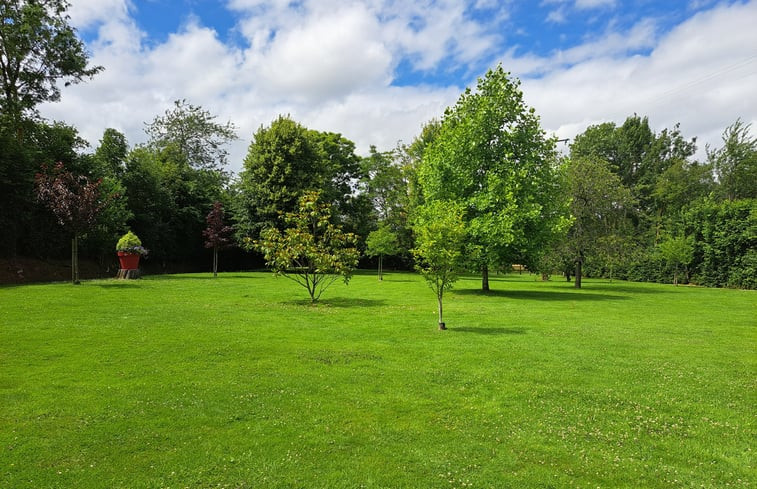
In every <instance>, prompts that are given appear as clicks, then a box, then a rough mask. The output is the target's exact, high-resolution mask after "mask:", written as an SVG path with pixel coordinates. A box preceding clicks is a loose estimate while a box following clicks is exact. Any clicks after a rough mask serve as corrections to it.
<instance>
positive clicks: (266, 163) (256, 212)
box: [234, 116, 323, 239]
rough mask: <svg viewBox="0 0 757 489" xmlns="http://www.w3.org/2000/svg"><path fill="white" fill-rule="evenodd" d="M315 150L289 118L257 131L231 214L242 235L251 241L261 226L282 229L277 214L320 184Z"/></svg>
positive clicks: (291, 208)
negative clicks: (232, 213)
mask: <svg viewBox="0 0 757 489" xmlns="http://www.w3.org/2000/svg"><path fill="white" fill-rule="evenodd" d="M318 151H319V149H318V148H317V146H316V145H315V144H314V143H313V141H312V138H310V137H309V135H308V131H307V129H305V128H304V127H303V126H301V125H300V124H298V123H297V122H295V121H293V120H292V119H290V118H289V117H283V116H279V117H278V118H277V119H276V120H274V121H273V122H272V123H271V125H270V126H269V127H263V126H261V127H260V128H259V129H258V131H257V132H256V133H255V135H254V136H253V140H252V142H251V143H250V147H249V149H248V151H247V156H246V158H245V160H244V169H243V170H242V172H241V174H240V181H239V192H238V194H239V199H238V200H237V207H236V208H235V212H234V214H235V220H236V222H237V226H236V227H237V230H238V232H239V234H240V235H241V237H248V238H251V239H256V238H257V237H258V236H260V233H261V231H262V230H263V229H265V228H268V227H272V226H273V227H279V228H283V225H284V222H283V219H282V216H284V215H285V214H286V213H290V212H294V211H295V210H296V209H297V202H298V199H299V198H300V197H301V195H302V194H303V193H304V192H305V191H307V190H316V189H318V188H320V187H321V185H322V183H323V179H322V174H323V169H322V168H319V165H320V164H322V160H321V158H320V157H319V155H318Z"/></svg>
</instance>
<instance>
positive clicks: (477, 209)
mask: <svg viewBox="0 0 757 489" xmlns="http://www.w3.org/2000/svg"><path fill="white" fill-rule="evenodd" d="M68 7H69V3H68V2H67V1H66V0H36V1H30V0H13V1H9V0H0V14H1V15H2V16H3V19H6V20H7V21H5V22H3V23H2V24H0V57H2V59H3V60H5V62H3V63H0V84H1V86H0V228H1V229H3V233H0V257H3V258H11V259H13V258H14V257H16V256H17V255H18V254H19V252H20V251H23V253H24V255H26V256H30V257H38V258H63V257H65V253H67V251H68V249H69V239H70V238H73V242H72V243H71V248H72V249H73V253H72V279H73V281H74V282H76V281H77V280H78V277H77V274H76V273H77V270H78V265H77V263H78V259H76V258H77V257H78V256H81V257H83V258H87V259H91V260H97V261H98V262H99V263H100V264H101V265H103V267H104V268H107V267H108V266H109V264H112V263H113V262H114V260H115V258H114V257H113V253H112V248H113V243H114V242H115V241H116V240H117V238H118V236H120V235H121V234H123V232H124V231H125V230H126V229H133V230H134V231H135V232H137V233H138V234H139V235H140V236H141V237H142V238H143V239H144V241H145V243H149V247H150V248H151V250H153V251H152V254H151V255H152V260H151V263H150V267H153V269H154V270H155V269H157V270H159V271H174V270H200V269H201V268H202V265H201V264H202V263H207V261H206V260H209V259H210V253H213V263H214V266H213V269H214V274H215V273H216V271H217V252H218V250H219V249H220V248H221V247H223V246H226V245H233V244H236V245H239V246H241V247H247V248H250V249H251V250H252V251H253V253H251V254H249V255H244V254H242V253H241V252H240V251H238V250H237V251H234V252H229V254H228V259H229V264H228V265H227V266H228V267H229V268H234V267H236V268H241V267H242V266H243V265H244V264H248V265H249V264H253V266H259V265H260V264H263V263H265V262H267V263H269V264H270V266H271V267H272V268H274V269H275V270H278V271H279V272H280V273H286V274H289V275H292V274H293V272H295V270H299V271H302V270H308V272H307V274H306V275H304V276H303V277H304V278H301V279H302V280H303V281H304V283H305V284H306V286H307V288H308V290H309V295H310V297H311V300H313V301H314V300H316V299H317V297H318V296H319V295H320V293H321V292H322V291H323V289H322V288H320V287H321V286H322V285H326V284H327V283H329V282H328V281H329V280H332V279H333V277H334V276H336V277H342V278H347V279H348V278H349V274H350V273H351V269H352V268H353V267H354V266H356V265H357V264H358V262H357V260H358V255H362V256H368V257H372V260H374V261H370V259H365V260H366V261H364V262H363V265H374V264H375V263H376V262H377V263H378V268H379V278H381V277H382V274H383V268H384V263H385V260H386V259H388V257H391V260H392V263H393V264H394V265H395V266H397V265H399V266H403V267H405V268H407V269H410V268H412V267H415V266H417V267H419V269H420V270H422V271H423V274H424V276H426V277H432V276H433V274H435V273H437V272H436V271H434V270H436V269H435V268H434V267H435V266H436V265H439V266H441V268H439V269H438V270H447V271H448V272H449V274H448V275H444V277H447V278H443V279H442V281H441V282H438V283H439V284H442V285H441V288H439V287H436V288H435V291H436V293H437V299H438V301H439V306H440V319H439V322H440V323H442V322H443V320H442V316H441V305H442V302H441V300H442V297H443V292H444V290H447V289H448V287H449V286H451V284H452V283H453V282H454V280H453V277H454V276H455V273H457V272H458V271H460V270H466V271H475V272H478V273H480V274H481V279H482V281H481V287H482V289H484V290H487V289H488V288H489V283H488V275H489V272H490V271H491V270H499V269H503V268H510V265H512V264H520V265H525V266H527V267H528V268H529V269H530V270H533V271H539V272H544V276H545V277H548V276H550V275H552V274H554V273H563V274H565V276H566V278H567V279H569V280H570V279H572V280H574V281H575V285H576V286H577V287H580V286H581V281H582V278H583V277H584V276H589V277H608V278H610V279H612V278H620V279H629V280H645V281H661V282H674V283H678V282H682V283H696V284H701V285H707V286H719V287H724V286H728V287H745V288H757V279H756V278H755V277H757V251H755V250H757V231H756V230H757V137H755V134H754V129H753V128H752V126H751V125H749V124H747V123H745V122H743V121H741V120H737V121H735V122H734V124H732V125H731V126H729V127H728V128H726V129H725V130H724V132H723V139H722V144H720V145H717V147H712V148H710V147H708V148H706V158H705V160H704V161H697V160H696V159H695V154H696V140H694V139H686V138H684V137H683V135H682V134H681V132H680V130H679V128H678V126H674V127H672V128H666V129H662V130H660V131H655V130H653V129H652V128H651V127H650V124H649V121H648V119H647V118H646V117H641V116H638V115H632V116H630V117H628V118H627V119H626V120H625V121H623V122H622V123H621V124H616V123H614V122H606V123H602V124H597V125H593V126H590V127H588V128H587V129H586V130H585V131H584V132H583V133H581V134H579V135H578V136H577V137H576V138H575V140H574V141H573V144H572V145H571V146H570V151H569V154H568V155H565V156H561V155H559V154H558V153H557V151H556V149H555V140H554V138H551V137H549V136H548V135H546V134H545V132H544V131H543V129H542V128H541V126H540V121H539V118H538V116H537V115H536V113H535V111H534V110H533V109H532V108H530V107H528V106H527V105H526V104H525V103H524V101H523V94H522V93H521V90H520V85H519V82H518V80H517V79H515V78H513V77H512V76H511V75H509V74H508V73H507V72H505V70H504V69H503V68H502V67H501V66H497V67H495V68H493V69H492V70H490V71H489V72H488V73H487V74H486V75H485V76H483V77H481V78H480V79H479V80H478V81H477V83H476V85H475V86H474V87H471V88H470V89H467V90H466V91H465V92H464V93H463V94H461V96H460V98H459V99H458V101H457V102H456V103H455V104H454V105H453V106H452V107H450V108H448V109H447V110H446V111H445V113H444V114H443V116H442V117H441V118H440V119H435V120H432V121H430V122H428V123H427V124H425V125H424V126H423V127H422V128H419V134H418V136H417V137H416V138H415V139H414V140H412V141H411V142H410V143H409V144H399V145H398V146H397V147H396V148H391V149H385V150H380V149H377V148H375V147H371V148H370V151H369V153H368V154H367V155H366V156H359V155H358V154H357V153H356V148H355V144H354V143H353V142H352V141H350V140H349V139H347V138H346V137H344V136H343V135H341V134H338V133H333V132H327V131H320V130H314V129H311V128H307V127H305V126H303V125H302V124H300V123H299V122H297V121H295V120H293V119H292V118H291V117H289V116H285V115H281V116H279V117H277V118H275V119H274V120H273V121H271V122H270V123H269V124H268V125H261V126H260V127H259V129H258V130H257V131H255V133H254V134H252V135H251V141H250V145H249V148H248V152H247V155H246V157H245V160H244V166H243V170H242V171H241V173H240V174H239V175H231V174H229V173H228V171H227V170H226V166H227V163H228V152H227V150H226V146H227V145H228V143H229V142H231V141H233V140H235V139H236V138H237V137H238V136H237V134H236V128H235V127H234V125H233V123H231V122H221V121H219V120H218V117H217V116H215V115H213V114H212V113H211V112H210V111H209V110H206V109H205V108H203V107H199V106H196V105H193V104H192V103H190V102H188V101H186V100H177V101H176V102H175V103H174V104H173V105H172V106H171V107H170V108H169V109H168V110H166V111H165V112H164V113H162V114H159V115H156V116H155V118H154V119H153V120H152V121H150V122H149V123H148V124H146V129H145V130H146V133H147V136H148V141H147V143H145V144H142V145H137V146H134V147H132V146H130V145H129V142H128V141H127V139H126V137H125V136H124V135H123V134H122V133H120V132H119V131H117V130H116V129H113V128H107V129H104V132H103V135H102V138H101V139H100V141H99V144H98V145H97V146H96V147H95V148H94V151H93V152H88V151H87V149H88V148H87V146H88V145H87V143H86V142H85V141H84V140H83V139H82V138H81V137H80V136H79V135H78V132H77V130H76V128H74V127H71V126H69V125H66V124H65V123H62V122H50V121H45V120H42V119H41V118H40V117H39V116H38V114H37V111H36V107H37V105H38V104H39V103H40V102H44V101H54V100H57V99H58V98H59V97H60V90H59V88H58V84H59V83H78V82H82V81H86V80H87V79H89V78H91V77H92V76H96V75H97V73H99V72H100V71H102V69H103V68H102V67H100V66H92V65H91V64H90V63H89V59H88V55H87V53H86V51H85V50H84V46H83V44H82V42H81V41H80V40H79V39H78V37H77V34H76V31H75V30H74V29H73V28H72V27H71V26H70V25H69V22H68V17H67V14H66V11H67V9H68ZM58 164H60V165H61V166H60V171H58V170H56V168H58V167H57V166H55V165H58ZM42 165H46V167H47V168H48V170H47V171H44V172H41V174H40V176H37V174H38V173H40V168H41V166H42ZM56 172H57V173H56ZM56 179H57V180H56ZM64 180H65V181H66V182H67V183H61V182H63V181H64ZM56 182H57V183H56ZM54 189H66V191H65V192H58V191H57V190H54ZM315 195H317V198H316V197H314V196H315ZM108 196H118V198H115V197H114V198H108ZM76 199H79V200H76ZM303 199H306V200H305V201H303ZM72 202H80V203H72ZM303 205H304V206H306V208H307V209H309V210H303ZM439 206H449V208H448V209H447V210H448V211H449V213H450V214H449V216H444V217H449V218H450V219H452V217H454V222H446V221H445V219H442V218H441V217H440V218H439V222H432V221H431V220H429V219H428V218H427V216H428V215H429V213H433V212H434V210H435V209H436V210H438V209H437V207H439ZM51 209H52V210H53V212H51ZM62 209H68V211H63V210H62ZM221 209H224V210H225V211H226V212H227V213H228V223H227V222H226V221H227V220H226V216H225V215H224V213H223V211H222V210H221ZM79 212H81V213H82V214H81V215H74V214H76V213H79ZM303 212H305V214H303ZM307 212H310V213H311V214H307ZM313 213H315V214H313ZM69 215H70V216H72V217H70V218H69V217H66V216H69ZM61 216H63V217H61ZM308 216H309V217H308ZM308 219H310V220H308ZM313 219H315V220H313ZM457 219H459V222H458V221H457ZM230 224H233V225H234V226H233V227H234V235H233V236H228V232H229V229H228V228H229V227H230ZM442 224H444V226H442ZM439 226H441V227H439ZM451 229H454V230H455V231H454V232H452V231H450V230H451ZM458 231H459V232H458ZM445 233H447V234H445ZM450 233H451V234H450ZM451 235H454V237H455V239H451V238H450V239H449V240H447V238H444V236H448V237H449V236H451ZM458 238H459V239H461V240H462V243H461V248H460V250H458V248H457V241H456V240H457V239H458ZM298 240H299V241H298ZM319 240H320V241H319ZM445 240H446V241H449V243H453V242H454V243H455V245H454V246H452V245H450V247H444V246H442V245H443V244H444V242H445ZM253 242H258V243H259V245H260V246H259V247H257V248H256V247H254V246H252V247H250V246H249V244H250V243H253ZM306 243H309V244H307V245H306ZM319 243H320V244H319ZM266 244H267V245H266ZM245 245H247V246H245ZM264 245H266V246H264ZM321 245H322V246H323V247H321V248H319V247H318V246H321ZM206 246H207V248H206ZM436 246H442V248H441V249H447V250H448V251H449V250H451V249H452V248H454V250H456V251H454V253H452V251H449V252H450V253H452V254H453V255H454V257H455V259H454V260H451V259H450V260H447V259H446V258H445V259H444V260H442V262H441V263H439V264H435V263H434V262H435V261H436V260H437V258H438V259H439V260H441V258H440V257H442V256H447V255H444V253H441V252H440V251H439V249H438V248H435V247H436ZM445 246H446V245H445ZM305 248H307V251H308V253H310V251H311V250H315V251H314V252H313V253H315V254H313V255H308V253H305V254H303V253H300V251H302V250H305ZM286 249H289V252H287V253H288V254H287V253H284V252H283V251H282V250H286ZM295 249H296V250H300V251H297V253H295V252H293V251H292V250H295ZM274 250H278V251H274ZM344 250H349V251H344ZM458 251H459V255H458V254H457V253H458ZM439 253H441V254H439ZM295 255H296V256H295ZM435 257H436V258H435ZM295 259H296V260H297V261H292V260H295ZM329 260H331V262H329V263H328V266H326V265H327V263H326V262H328V261H329ZM452 264H454V266H452ZM247 268H251V267H250V266H247ZM326 272H327V273H326ZM298 273H299V272H297V273H294V274H293V275H292V276H298ZM313 273H315V274H319V273H325V275H327V276H328V278H327V279H326V280H325V281H324V280H321V278H317V277H316V275H312V274H313ZM439 273H441V272H439ZM444 273H447V272H444ZM314 277H316V278H315V279H314ZM313 280H315V283H316V284H318V286H317V287H313V286H312V284H313ZM434 283H437V282H434ZM307 284H310V285H307ZM319 291H320V292H319Z"/></svg>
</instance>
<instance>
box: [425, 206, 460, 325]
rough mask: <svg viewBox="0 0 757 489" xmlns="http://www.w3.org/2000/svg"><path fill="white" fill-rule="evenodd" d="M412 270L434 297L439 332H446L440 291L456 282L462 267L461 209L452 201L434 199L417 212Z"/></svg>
mask: <svg viewBox="0 0 757 489" xmlns="http://www.w3.org/2000/svg"><path fill="white" fill-rule="evenodd" d="M413 230H414V231H415V248H414V249H413V250H412V252H413V256H414V257H415V260H416V265H415V267H416V270H418V272H420V274H421V275H422V276H423V278H424V279H426V283H428V285H429V287H431V290H433V291H434V293H435V294H436V299H437V306H438V311H439V329H446V327H445V324H444V316H443V303H442V300H443V298H444V292H445V291H447V290H449V289H451V288H452V286H453V285H454V283H455V282H456V281H457V278H458V272H459V270H460V268H461V265H462V258H463V245H464V240H465V232H466V231H465V224H464V222H463V208H462V206H461V205H460V204H458V203H455V202H452V201H443V200H435V201H431V202H427V203H426V204H425V205H423V206H422V207H421V208H419V209H418V214H417V217H416V220H415V222H414V226H413Z"/></svg>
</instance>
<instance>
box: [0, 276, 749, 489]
mask: <svg viewBox="0 0 757 489" xmlns="http://www.w3.org/2000/svg"><path fill="white" fill-rule="evenodd" d="M491 284H492V291H491V292H489V293H487V294H484V293H481V292H479V291H478V290H477V288H478V287H479V282H478V279H477V278H475V277H471V278H469V279H463V280H461V281H460V282H458V284H457V286H456V288H455V289H454V290H453V291H452V292H450V293H449V294H448V295H447V298H446V300H445V320H446V322H447V326H448V327H449V328H450V329H449V330H448V331H444V332H442V331H437V329H436V309H435V308H436V304H435V298H434V295H433V292H431V290H430V289H428V287H426V285H425V284H424V283H423V282H422V281H421V279H420V277H419V276H417V275H413V274H397V273H395V274H389V275H387V276H386V278H385V280H384V282H381V283H379V282H378V281H377V280H376V278H375V276H374V275H369V274H367V273H366V274H363V275H358V276H356V277H355V278H354V279H353V280H352V282H351V283H350V284H349V286H345V285H343V284H341V283H338V284H335V285H334V286H332V288H331V289H329V290H327V291H326V293H325V294H324V295H323V297H322V299H321V303H320V304H319V305H317V306H314V307H313V306H310V305H309V304H308V303H307V301H306V300H305V299H306V298H307V293H306V291H305V289H303V288H300V287H298V286H297V285H296V284H294V283H293V282H291V281H288V280H286V279H285V278H275V277H273V276H271V275H269V274H266V273H234V274H221V275H219V278H218V279H215V280H214V279H212V278H211V277H210V275H209V274H208V275H175V276H153V277H145V278H144V279H142V280H139V281H115V280H105V281H88V282H84V283H83V284H82V285H80V286H78V287H75V286H72V285H69V284H65V283H60V284H45V285H28V286H20V287H0V487H2V488H14V489H15V488H49V487H76V488H106V487H107V488H119V487H123V488H132V487H137V488H141V487H149V488H183V487H191V488H195V487H198V488H211V487H213V488H216V487H227V488H248V487H249V488H253V487H255V488H261V487H262V488H268V487H282V488H283V487H287V488H289V487H298V488H300V487H301V488H359V487H367V488H379V487H383V488H400V487H407V488H453V487H456V488H468V487H472V488H486V487H491V488H507V487H514V488H531V487H533V488H537V487H538V488H548V487H554V488H563V487H585V488H597V487H602V488H614V487H628V488H640V487H645V488H654V487H708V488H709V487H711V488H724V487H755V485H757V471H756V469H755V461H756V459H757V457H756V456H755V455H756V454H755V450H757V447H755V440H756V439H757V437H756V436H755V435H756V434H757V426H756V424H755V420H756V415H757V412H756V411H755V406H756V405H757V389H756V388H757V385H756V384H757V382H756V381H757V293H756V292H754V291H739V290H722V289H703V288H691V287H673V286H669V285H655V284H637V283H627V282H614V283H608V282H606V281H598V280H587V281H586V282H585V287H584V289H582V290H575V289H573V288H572V287H571V284H568V283H565V282H561V281H552V282H540V281H535V280H534V278H533V276H528V275H523V276H519V275H507V276H499V277H494V278H493V279H492V282H491Z"/></svg>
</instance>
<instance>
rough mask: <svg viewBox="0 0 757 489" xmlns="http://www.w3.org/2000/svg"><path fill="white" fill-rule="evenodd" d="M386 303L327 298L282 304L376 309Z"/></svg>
mask: <svg viewBox="0 0 757 489" xmlns="http://www.w3.org/2000/svg"><path fill="white" fill-rule="evenodd" d="M385 303H386V301H385V300H383V299H361V298H356V297H329V298H328V299H319V300H318V302H316V303H315V304H312V303H311V302H310V300H307V299H302V300H296V301H286V302H284V304H287V305H295V306H312V307H315V308H318V307H378V306H383V305H384V304H385Z"/></svg>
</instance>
